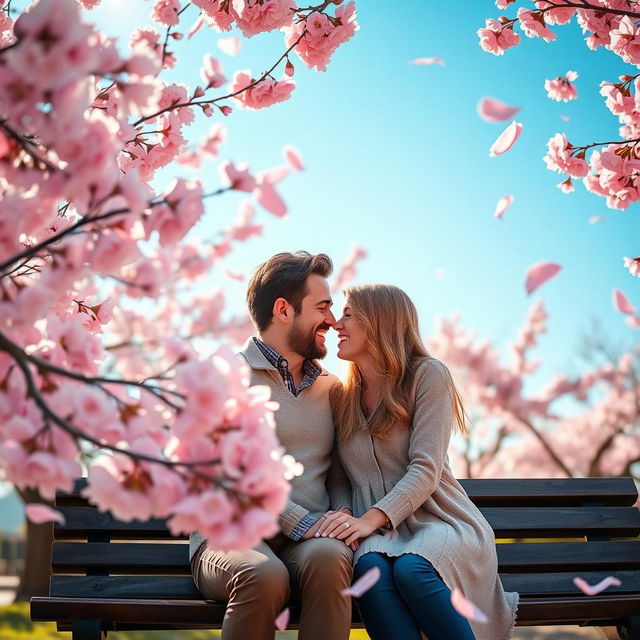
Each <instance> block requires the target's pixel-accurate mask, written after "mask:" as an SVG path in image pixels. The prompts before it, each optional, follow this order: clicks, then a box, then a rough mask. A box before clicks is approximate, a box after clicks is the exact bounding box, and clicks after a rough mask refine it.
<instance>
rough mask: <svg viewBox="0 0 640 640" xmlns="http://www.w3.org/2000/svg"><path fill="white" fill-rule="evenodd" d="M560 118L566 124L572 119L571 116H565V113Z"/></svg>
mask: <svg viewBox="0 0 640 640" xmlns="http://www.w3.org/2000/svg"><path fill="white" fill-rule="evenodd" d="M560 118H561V119H562V120H564V121H565V122H569V120H571V118H570V117H569V116H565V115H564V113H561V114H560Z"/></svg>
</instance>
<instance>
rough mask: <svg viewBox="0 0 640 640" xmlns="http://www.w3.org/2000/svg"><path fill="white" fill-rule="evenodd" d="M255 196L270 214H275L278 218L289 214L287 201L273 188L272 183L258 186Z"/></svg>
mask: <svg viewBox="0 0 640 640" xmlns="http://www.w3.org/2000/svg"><path fill="white" fill-rule="evenodd" d="M255 194H256V198H257V200H258V202H259V203H260V204H261V205H262V206H263V207H264V208H265V209H266V210H267V211H269V213H273V215H274V216H278V217H279V218H282V217H284V216H285V215H286V214H287V205H286V203H285V201H284V200H283V199H282V198H281V197H280V194H279V193H278V192H277V191H276V190H275V189H274V188H273V185H272V184H271V183H270V182H264V183H263V184H261V185H260V186H258V187H257V188H256V190H255Z"/></svg>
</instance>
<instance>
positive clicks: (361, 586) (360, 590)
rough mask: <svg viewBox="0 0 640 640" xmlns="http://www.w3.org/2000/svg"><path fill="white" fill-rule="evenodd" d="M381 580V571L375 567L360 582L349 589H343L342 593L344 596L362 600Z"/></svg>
mask: <svg viewBox="0 0 640 640" xmlns="http://www.w3.org/2000/svg"><path fill="white" fill-rule="evenodd" d="M378 580H380V569H379V568H378V567H373V569H369V571H367V572H366V573H365V574H364V575H363V576H362V577H361V578H360V579H359V580H356V581H355V582H354V583H353V584H352V585H351V586H350V587H349V588H348V589H343V590H342V591H341V592H340V593H341V594H342V595H343V596H352V597H354V598H360V597H361V596H363V595H364V594H365V593H366V592H367V591H369V589H371V587H373V585H374V584H375V583H376V582H378Z"/></svg>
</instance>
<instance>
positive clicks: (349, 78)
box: [88, 0, 640, 386]
mask: <svg viewBox="0 0 640 640" xmlns="http://www.w3.org/2000/svg"><path fill="white" fill-rule="evenodd" d="M447 6H450V5H448V4H447V3H437V2H433V1H424V0H423V1H420V0H413V1H409V0H405V2H403V3H402V4H401V10H398V9H395V8H391V6H390V5H388V4H380V3H377V2H360V3H357V8H358V21H359V23H360V26H361V28H360V31H359V32H358V33H357V34H356V36H355V38H354V39H353V40H352V41H351V42H349V43H347V44H346V45H343V46H342V47H341V48H340V49H339V50H338V52H337V53H336V54H335V56H334V59H333V61H332V63H331V64H330V65H329V68H328V71H327V72H326V73H317V72H310V71H308V70H307V69H306V68H304V66H303V64H302V63H301V62H300V61H299V60H298V59H297V58H295V57H294V58H292V59H293V61H294V64H295V66H296V73H295V80H296V82H297V87H296V90H295V92H294V94H293V97H292V99H291V100H289V101H288V102H286V103H283V104H280V105H276V106H274V107H271V108H269V109H265V110H262V111H259V112H241V111H238V110H235V111H234V113H233V114H232V115H231V116H230V117H229V118H226V119H225V120H224V124H225V125H226V126H227V128H228V130H229V142H228V143H227V144H226V145H225V146H224V147H223V148H222V157H230V158H231V159H233V160H234V161H236V162H238V161H242V160H246V161H248V162H249V163H250V165H251V167H252V169H255V170H260V169H263V168H266V167H270V166H275V165H277V164H278V163H279V162H280V161H281V152H280V151H281V148H282V146H283V145H284V144H287V143H288V144H293V145H295V146H296V147H298V148H299V149H300V151H301V152H302V154H303V157H304V160H305V163H306V165H307V167H308V170H307V171H306V172H304V173H301V174H295V175H293V176H291V177H290V178H288V179H287V180H286V181H285V182H284V183H282V184H281V192H282V194H283V196H284V197H285V199H286V201H287V203H288V206H289V209H290V212H289V215H288V216H287V218H285V219H284V220H279V219H276V218H274V217H273V216H271V215H270V214H268V213H267V212H264V211H260V213H259V218H260V220H261V221H262V222H264V223H265V234H264V237H262V238H259V239H253V240H251V241H250V242H248V243H247V244H246V245H238V248H237V250H236V251H235V252H234V253H233V254H232V255H231V256H229V258H228V260H227V262H226V265H225V266H228V267H229V268H231V269H237V270H242V271H245V272H248V271H250V270H251V268H253V267H254V266H255V265H257V264H258V263H259V262H261V261H262V260H264V259H266V258H267V257H268V256H269V255H271V254H273V253H275V252H277V251H282V250H296V249H307V250H309V251H312V252H319V251H325V252H327V253H329V254H330V255H331V256H332V257H333V258H334V260H335V261H336V262H337V263H339V262H340V261H341V260H342V259H343V258H344V257H345V256H346V254H347V253H348V251H349V249H350V247H351V245H352V244H353V243H354V242H355V243H358V244H360V245H362V246H364V247H365V248H366V249H367V251H368V252H369V257H368V259H367V260H366V261H365V262H363V263H361V267H360V270H359V274H358V280H357V281H358V282H390V283H393V284H396V285H399V286H401V287H402V288H404V289H405V290H406V291H407V292H408V293H409V294H410V295H411V297H412V298H413V300H414V301H415V303H416V305H417V307H418V310H419V312H420V317H421V325H422V329H423V333H425V334H426V335H428V334H429V333H430V332H431V331H432V330H433V326H434V324H433V323H434V318H435V317H436V316H438V315H448V314H450V313H451V312H453V311H459V312H460V313H461V316H462V324H463V325H464V326H467V327H473V328H475V329H477V331H478V334H479V335H480V336H486V337H488V338H491V339H493V340H495V341H496V343H497V344H498V345H499V346H500V347H503V346H505V345H506V344H507V343H509V342H510V341H511V340H512V339H514V338H515V336H516V333H517V330H518V327H519V326H520V325H521V322H522V320H523V318H524V316H525V314H526V312H527V310H528V308H529V306H530V304H531V303H532V300H533V299H534V298H536V297H538V296H540V297H542V298H543V299H544V302H545V305H546V307H547V310H548V312H549V314H550V320H549V323H548V327H549V332H548V334H547V335H546V336H545V337H543V339H542V342H541V345H540V347H539V349H538V352H537V354H538V355H539V356H540V357H541V358H542V359H543V361H544V364H543V366H542V368H541V370H540V373H539V374H537V375H536V377H535V378H534V384H536V386H537V384H540V383H542V382H543V381H544V380H545V379H547V378H548V377H549V376H551V375H553V374H554V373H557V372H560V371H563V370H564V371H569V372H571V373H576V372H577V371H579V370H580V366H581V365H580V362H579V360H577V358H576V349H577V345H578V342H579V338H580V336H581V335H582V334H583V333H584V332H585V331H587V330H588V327H589V326H590V322H591V319H593V318H597V319H598V320H599V321H600V322H601V324H602V326H603V328H604V330H605V332H606V333H607V334H608V335H609V336H610V338H611V339H612V340H613V341H614V342H617V343H618V344H625V345H627V346H631V345H633V344H636V343H637V342H638V335H639V334H638V333H637V330H636V331H635V332H634V330H632V329H630V328H628V327H627V326H626V325H625V324H624V322H623V318H622V316H620V315H619V314H618V313H617V312H616V311H614V310H613V308H612V305H611V291H612V289H613V288H614V287H617V288H620V289H622V290H623V291H625V292H626V293H627V295H628V296H629V298H630V300H631V301H632V303H635V304H636V305H637V306H640V280H638V279H637V278H633V277H632V276H631V275H630V274H629V273H628V272H627V271H626V270H625V269H624V268H623V266H622V257H623V256H625V255H626V256H636V255H638V254H640V234H639V233H638V232H639V231H640V224H639V220H638V210H637V209H638V205H632V207H631V209H629V210H628V211H626V212H619V211H612V210H609V209H607V207H606V205H605V203H604V200H603V199H602V198H599V197H596V196H594V195H592V194H589V193H587V192H586V191H585V190H584V188H583V187H582V185H581V184H578V185H577V186H576V191H575V192H574V193H573V194H570V195H564V194H562V193H561V192H560V190H559V189H557V188H556V187H555V185H556V183H558V182H559V181H560V180H561V179H563V178H562V177H560V176H559V175H558V174H553V173H551V172H549V171H548V170H547V169H546V167H545V165H544V163H543V161H542V157H543V155H544V153H545V150H546V141H547V140H548V138H549V137H551V136H552V135H553V134H555V133H556V132H560V131H564V132H566V133H567V135H568V137H569V139H570V140H571V141H572V142H573V143H574V144H586V143H591V142H594V141H597V140H612V139H616V137H617V135H618V126H619V125H618V123H617V120H616V118H614V117H613V116H612V115H611V114H610V113H609V111H608V110H607V109H606V107H605V106H604V101H603V99H602V97H601V96H600V95H599V83H600V82H601V81H602V80H608V81H616V80H617V77H618V76H619V75H620V74H621V73H630V72H632V68H631V67H629V66H628V65H625V64H624V63H623V62H622V61H621V60H620V59H619V58H618V57H617V56H615V55H613V54H612V53H610V52H608V51H605V50H603V49H600V50H598V51H596V52H592V51H590V50H589V49H588V48H587V47H586V45H585V44H584V41H583V38H582V36H581V33H580V30H579V28H578V27H577V26H576V25H575V24H572V25H569V26H564V27H555V28H554V29H555V31H556V33H557V34H558V40H557V41H556V42H553V43H549V44H547V43H544V42H542V41H541V40H538V39H536V40H531V39H528V38H526V37H524V36H523V38H522V39H523V42H522V44H521V45H520V46H518V47H516V48H514V49H511V50H509V51H507V52H506V54H505V55H504V56H501V57H495V56H492V55H490V54H488V53H485V52H484V51H482V50H481V49H480V47H479V46H478V38H477V36H476V30H477V29H478V27H480V26H482V25H483V24H484V20H485V18H487V17H497V16H498V15H499V14H500V12H499V11H498V10H497V9H496V8H495V5H494V4H493V2H490V1H488V0H462V1H460V2H457V3H456V4H455V10H446V7H447ZM148 8H149V4H147V3H136V4H134V3H130V2H124V1H123V0H103V6H102V7H101V8H99V9H98V10H96V11H94V12H93V13H90V14H88V16H89V18H90V19H95V20H96V21H97V23H98V25H99V26H101V27H102V28H103V29H104V30H105V32H107V33H109V34H110V35H117V36H120V38H121V39H123V41H126V40H127V39H128V34H129V33H130V31H131V29H132V28H133V26H135V25H136V24H140V23H141V22H143V21H146V16H147V15H148V13H147V12H148ZM504 13H506V14H507V15H512V14H514V13H515V10H510V11H505V12H504ZM125 16H126V19H123V17H125ZM196 16H197V11H196V9H195V8H194V7H191V8H189V9H188V10H187V12H186V13H185V18H184V20H183V25H184V30H188V28H189V27H190V26H191V24H192V23H193V21H194V20H195V18H196ZM225 35H228V34H225ZM217 37H219V36H218V35H217V34H215V33H213V32H211V31H207V30H204V29H203V30H202V31H201V32H200V33H198V34H197V35H196V37H195V38H194V39H193V40H192V41H190V42H187V41H186V40H183V41H181V42H179V43H174V49H175V51H176V53H177V55H178V57H179V64H178V67H177V68H176V70H175V71H174V72H172V73H171V74H168V75H167V76H166V77H167V79H169V80H173V81H178V82H184V83H186V84H188V85H189V86H190V87H193V86H194V84H196V83H197V82H198V76H197V70H198V68H199V65H200V61H201V60H202V56H203V55H204V53H206V52H207V51H210V52H212V53H213V55H215V56H216V57H219V58H220V60H221V61H222V63H223V66H224V68H225V70H226V71H227V74H228V75H229V76H230V75H232V73H233V71H234V70H236V69H244V68H251V69H252V70H253V71H254V72H255V73H256V75H257V74H258V73H260V72H261V71H262V70H264V69H266V68H268V67H269V66H271V63H272V62H273V61H275V59H276V58H277V57H278V56H279V55H280V53H281V52H282V51H284V44H283V39H282V35H281V34H280V33H278V32H276V33H271V34H262V35H259V36H256V37H254V38H252V39H250V40H245V41H244V42H243V45H244V47H243V50H242V52H241V54H240V55H239V56H238V57H237V58H229V57H227V56H225V55H224V54H222V53H221V52H220V51H219V50H218V49H217V47H216V46H215V41H216V39H217ZM422 56H440V57H442V58H444V59H445V63H446V65H445V66H444V67H439V66H430V67H418V66H411V65H409V64H408V61H409V60H411V59H413V58H416V57H422ZM569 69H573V70H576V71H578V73H579V74H580V77H579V78H578V80H577V83H576V84H577V87H578V91H579V98H578V100H576V101H574V102H570V103H568V104H565V103H557V102H553V101H551V100H549V99H548V98H547V97H546V92H545V90H544V87H543V85H544V80H545V79H547V78H554V77H556V76H558V75H564V73H565V72H566V71H568V70H569ZM483 96H492V97H495V98H498V99H500V100H503V101H505V102H507V103H509V104H513V105H520V106H522V107H523V109H522V111H521V112H520V113H519V114H518V116H516V119H517V120H518V121H520V122H522V123H523V126H524V130H523V133H522V136H521V138H520V139H519V140H518V142H517V143H516V145H515V146H514V147H513V149H512V150H511V151H509V152H508V153H507V154H505V155H503V156H499V157H496V158H489V156H488V149H489V146H490V145H491V143H492V142H493V140H494V139H495V138H496V137H497V135H498V134H499V133H500V131H501V130H502V128H503V127H504V125H502V124H492V123H487V122H485V121H483V120H481V119H480V118H479V117H478V116H477V114H476V104H477V102H478V100H479V99H480V98H481V97H483ZM561 114H565V115H567V116H569V117H570V121H569V122H564V121H562V120H561V118H560V115H561ZM218 117H219V116H215V118H218ZM212 121H213V119H211V120H207V119H205V118H204V117H202V116H201V115H198V124H197V125H196V126H193V127H191V128H190V129H189V130H188V131H189V136H190V138H191V139H192V140H194V141H195V140H196V139H197V138H198V136H199V135H202V134H203V133H204V132H205V131H206V130H207V129H208V127H209V126H210V124H211V123H212ZM174 175H184V176H191V175H197V176H199V177H200V178H201V179H202V180H203V182H204V183H205V184H206V185H207V188H215V187H216V186H217V185H218V178H217V171H216V166H215V163H211V164H208V165H205V166H204V167H203V168H202V169H201V170H200V171H199V172H195V173H194V172H191V171H189V170H188V169H185V168H183V167H178V168H177V169H176V168H175V167H174V168H171V170H168V171H164V172H161V173H159V174H158V178H157V181H156V182H157V184H158V185H161V184H163V183H164V182H167V181H168V180H169V179H170V178H171V177H173V176H174ZM505 193H511V194H513V195H514V196H515V202H514V204H513V205H512V207H511V209H510V210H509V211H508V213H507V214H506V216H505V219H504V220H503V221H499V220H496V219H494V218H493V217H492V212H493V210H494V207H495V204H496V202H497V200H498V199H499V198H500V197H501V196H503V195H504V194H505ZM240 200H241V198H240V196H239V194H238V195H236V194H232V195H230V196H228V197H225V198H224V199H216V200H215V201H212V202H209V203H208V205H207V206H208V214H207V216H206V217H205V218H204V219H203V221H202V223H201V224H200V225H199V226H198V227H197V228H196V229H195V230H194V233H195V234H196V235H200V236H202V237H203V238H204V237H209V236H210V235H211V233H212V231H214V230H215V229H217V228H220V227H223V226H224V225H226V224H227V223H228V222H229V221H230V220H231V219H232V218H233V217H234V216H235V212H236V207H237V204H238V202H240ZM595 215H601V216H604V218H605V221H604V222H602V223H599V224H595V225H589V224H588V222H587V221H588V219H589V218H590V217H591V216H595ZM539 261H553V262H558V263H560V264H562V265H563V271H562V272H561V273H560V275H559V276H557V277H556V278H555V279H554V280H552V281H550V282H548V283H547V284H546V285H544V286H543V287H542V288H541V289H539V290H538V291H537V292H536V293H535V294H534V296H532V298H529V297H527V296H526V294H525V291H524V275H525V271H526V269H527V267H528V266H529V265H530V264H532V263H534V262H539ZM438 268H441V269H444V270H445V271H446V277H445V278H443V279H438V278H437V277H436V275H435V271H436V269H438ZM210 286H224V287H225V289H226V290H227V291H228V297H229V300H230V303H231V306H232V307H235V308H236V309H239V308H240V307H241V306H242V304H243V298H244V291H243V288H244V287H243V285H238V284H235V283H232V282H230V281H228V280H226V279H225V278H224V276H223V275H222V273H221V270H220V271H219V272H218V273H214V274H212V277H211V283H210ZM336 302H337V304H341V302H342V301H341V299H340V298H337V300H336ZM327 364H328V365H329V367H330V368H335V364H336V359H335V358H334V357H329V358H328V361H327Z"/></svg>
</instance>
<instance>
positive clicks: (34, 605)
mask: <svg viewBox="0 0 640 640" xmlns="http://www.w3.org/2000/svg"><path fill="white" fill-rule="evenodd" d="M639 608H640V595H635V596H630V595H615V594H614V595H599V596H583V597H557V598H546V597H545V598H523V599H522V601H521V603H520V605H519V607H518V621H517V624H518V625H527V626H528V625H535V624H553V623H558V624H580V623H581V622H583V621H589V620H591V621H596V620H597V621H602V622H605V621H610V622H613V621H616V620H621V619H623V618H625V617H627V616H631V615H636V614H637V613H638V610H639ZM292 614H293V615H292V621H291V624H292V626H295V625H296V624H297V622H298V620H299V617H298V613H297V610H295V609H294V610H293V611H292ZM223 616H224V605H222V604H219V603H207V602H202V601H193V600H178V601H171V600H144V599H136V600H134V599H132V600H125V599H96V598H85V599H82V600H79V599H75V598H49V597H36V598H32V599H31V618H32V620H35V621H46V620H59V621H62V622H63V623H64V622H65V621H66V622H68V621H70V620H72V619H80V618H88V619H91V618H98V619H100V620H104V621H105V627H104V628H107V629H113V628H114V626H116V627H117V628H125V626H126V625H131V624H133V625H135V624H139V625H142V626H141V627H140V628H144V629H148V628H151V627H153V628H158V627H163V625H164V627H163V628H170V629H171V628H172V629H197V628H209V629H211V628H213V629H215V628H220V626H219V625H220V623H221V622H222V618H223ZM114 620H117V621H118V624H117V625H113V621H114ZM110 623H111V624H110Z"/></svg>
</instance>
